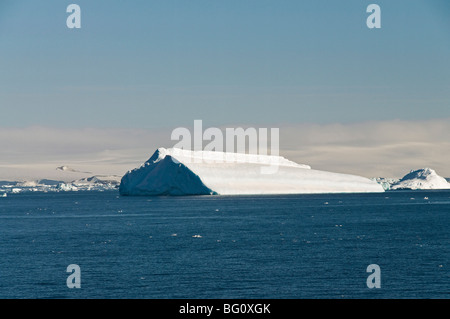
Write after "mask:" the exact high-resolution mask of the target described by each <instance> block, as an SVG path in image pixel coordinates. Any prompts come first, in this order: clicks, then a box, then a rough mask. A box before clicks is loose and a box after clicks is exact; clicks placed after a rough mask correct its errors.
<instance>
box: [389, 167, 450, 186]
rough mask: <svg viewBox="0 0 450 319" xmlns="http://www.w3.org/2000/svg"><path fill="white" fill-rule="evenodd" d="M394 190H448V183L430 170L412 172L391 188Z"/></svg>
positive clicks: (423, 169)
mask: <svg viewBox="0 0 450 319" xmlns="http://www.w3.org/2000/svg"><path fill="white" fill-rule="evenodd" d="M391 189H392V190H396V189H414V190H416V189H450V183H449V182H447V180H446V179H445V178H444V177H441V176H439V175H438V174H437V173H436V171H435V170H433V169H431V168H421V169H418V170H412V171H411V172H410V173H408V174H406V175H405V176H404V177H403V178H402V179H401V180H400V181H398V182H397V183H395V184H394V185H392V186H391Z"/></svg>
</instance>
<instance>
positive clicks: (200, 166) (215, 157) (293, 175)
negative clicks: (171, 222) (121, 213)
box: [119, 148, 384, 195]
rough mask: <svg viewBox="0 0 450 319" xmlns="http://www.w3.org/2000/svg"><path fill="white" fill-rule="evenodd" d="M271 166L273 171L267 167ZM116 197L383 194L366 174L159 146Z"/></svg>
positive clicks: (124, 180) (126, 179)
mask: <svg viewBox="0 0 450 319" xmlns="http://www.w3.org/2000/svg"><path fill="white" fill-rule="evenodd" d="M273 168H275V169H273ZM119 191H120V194H122V195H210V194H220V195H244V194H305V193H363V192H383V191H384V190H383V188H382V187H381V185H379V184H378V183H376V182H374V181H371V180H369V179H368V178H364V177H360V176H353V175H346V174H338V173H330V172H324V171H318V170H313V169H311V168H310V167H309V166H308V165H302V164H297V163H294V162H292V161H289V160H287V159H285V158H283V157H279V156H267V155H248V154H236V153H223V152H207V151H187V150H181V149H176V148H172V149H165V148H159V149H158V150H156V152H155V153H154V154H153V155H152V157H151V158H150V159H149V160H148V161H147V162H145V163H144V164H143V165H142V166H141V167H140V168H137V169H134V170H132V171H129V172H128V173H127V174H125V175H124V177H123V178H122V181H121V184H120V188H119Z"/></svg>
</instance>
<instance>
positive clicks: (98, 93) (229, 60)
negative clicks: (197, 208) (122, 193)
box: [0, 0, 450, 129]
mask: <svg viewBox="0 0 450 319" xmlns="http://www.w3.org/2000/svg"><path fill="white" fill-rule="evenodd" d="M70 3H77V4H79V5H80V7H81V10H82V28H81V30H69V29H68V28H67V27H66V24H65V23H66V18H67V16H68V14H67V13H66V7H67V6H68V5H69V4H70ZM370 3H377V4H379V5H380V6H381V9H382V28H381V29H380V30H369V29H368V28H367V26H366V24H365V21H366V18H367V16H368V14H367V13H366V7H367V5H369V4H370ZM449 57H450V2H449V1H446V0H427V1H425V0H408V1H406V0H397V1H381V0H380V1H379V0H373V1H361V0H345V1H329V0H327V1H324V0H308V1H300V0H271V1H268V0H226V1H225V0H220V1H219V0H189V1H187V0H178V1H176V0H169V1H151V0H145V1H138V0H134V1H112V0H108V1H106V0H95V1H92V0H71V1H62V0H52V1H47V0H45V1H34V0H33V1H32V0H1V2H0V126H1V127H27V126H35V125H39V126H50V127H71V128H83V127H99V128H105V127H112V128H143V129H148V128H156V127H177V126H181V125H192V123H193V120H194V119H202V120H203V121H204V123H205V125H206V126H213V125H217V126H219V125H231V124H236V125H239V124H253V125H260V126H264V125H265V126H274V125H281V124H287V125H288V124H296V123H320V124H326V123H334V122H338V123H355V122H365V121H377V120H380V121H383V120H392V119H401V120H428V119H438V118H439V119H442V118H450V58H449Z"/></svg>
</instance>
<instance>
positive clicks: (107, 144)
mask: <svg viewBox="0 0 450 319" xmlns="http://www.w3.org/2000/svg"><path fill="white" fill-rule="evenodd" d="M235 126H236V125H235ZM226 127H233V125H227V126H226ZM247 127H248V125H247ZM273 127H274V126H273ZM278 127H279V128H280V155H282V156H284V157H286V158H288V159H290V160H293V161H296V162H298V163H303V164H308V165H310V166H311V167H312V168H314V169H320V170H327V171H333V172H341V173H349V174H357V175H362V176H366V177H378V176H383V177H401V176H403V175H405V174H406V173H407V172H408V171H409V170H411V169H417V168H422V167H431V168H433V169H435V170H437V172H438V174H440V175H443V176H446V177H450V163H449V160H448V159H449V158H450V121H449V120H448V119H446V120H432V121H384V122H367V123H357V124H323V125H320V124H301V125H300V124H299V125H295V126H294V125H290V126H286V125H285V126H278ZM206 128H207V127H206V126H205V127H204V128H203V129H206ZM171 132H172V129H157V130H156V129H154V130H150V129H149V130H142V129H97V128H85V129H57V128H48V127H28V128H14V129H0V149H1V151H0V180H2V179H7V178H6V177H9V179H10V178H12V177H14V176H19V175H20V174H21V173H23V172H24V171H26V172H27V174H26V177H29V178H31V177H33V174H35V175H39V176H38V177H39V178H45V177H46V176H44V175H45V174H47V173H48V172H53V171H54V170H55V169H56V167H58V166H61V165H67V166H70V167H73V168H75V169H78V170H83V171H90V172H93V173H95V174H100V173H101V174H117V175H120V174H124V173H125V172H126V171H127V170H129V169H133V168H135V167H137V166H139V165H141V164H142V163H143V162H144V161H145V160H147V159H148V158H149V157H150V156H151V155H152V153H153V152H154V151H155V149H156V148H158V147H171V146H173V145H174V144H175V141H171V140H170V136H171ZM22 175H23V174H22Z"/></svg>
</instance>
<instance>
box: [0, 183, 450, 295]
mask: <svg viewBox="0 0 450 319" xmlns="http://www.w3.org/2000/svg"><path fill="white" fill-rule="evenodd" d="M449 226H450V191H396V192H386V193H382V194H334V195H287V196H198V197H196V196H193V197H121V196H119V194H118V193H117V192H115V191H105V192H99V191H86V192H61V193H23V194H10V195H9V196H8V197H6V198H0V298H158V299H159V298H195V299H201V298H275V299H300V298H449V297H450V277H449V268H450V236H449V234H450V230H449ZM73 264H75V265H78V266H79V273H78V275H79V283H80V288H79V289H78V288H72V289H71V288H69V287H68V282H67V279H68V277H69V276H71V275H72V273H71V272H70V271H69V272H67V267H68V266H69V265H73ZM373 264H375V265H378V266H379V269H380V271H379V273H378V274H377V275H378V279H379V283H380V288H372V289H371V288H369V287H368V284H367V279H368V277H369V276H371V275H373V274H372V273H371V272H367V267H368V266H369V265H373Z"/></svg>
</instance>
